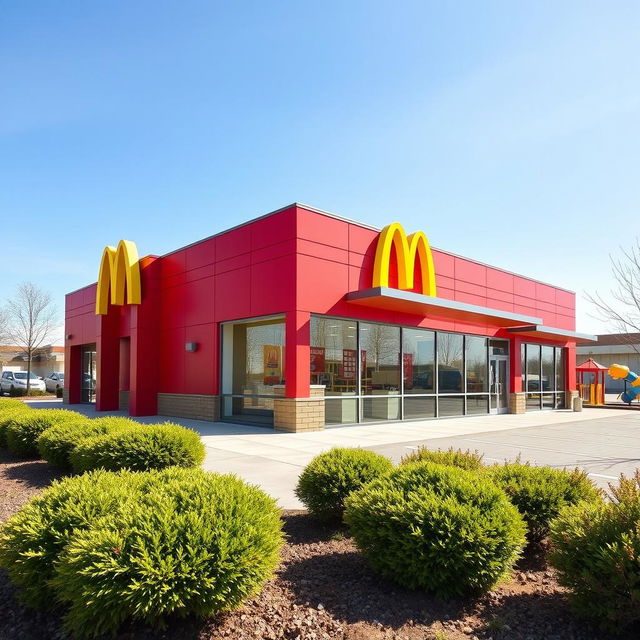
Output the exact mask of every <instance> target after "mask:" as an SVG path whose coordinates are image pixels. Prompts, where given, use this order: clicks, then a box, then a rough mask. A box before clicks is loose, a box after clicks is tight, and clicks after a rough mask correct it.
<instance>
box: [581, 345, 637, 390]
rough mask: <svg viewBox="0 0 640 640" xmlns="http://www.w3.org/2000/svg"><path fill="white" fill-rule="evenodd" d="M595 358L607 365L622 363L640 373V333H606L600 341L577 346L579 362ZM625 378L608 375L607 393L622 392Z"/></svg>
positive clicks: (606, 382) (606, 381)
mask: <svg viewBox="0 0 640 640" xmlns="http://www.w3.org/2000/svg"><path fill="white" fill-rule="evenodd" d="M588 358H593V359H594V360H596V361H597V362H598V363H600V364H602V365H604V366H605V367H610V366H611V365H612V364H621V365H624V366H626V367H629V369H630V370H631V371H635V372H636V373H639V374H640V333H605V334H603V335H599V336H598V342H597V343H593V344H589V345H583V346H577V347H576V361H577V364H580V363H581V362H584V361H585V360H587V359H588ZM624 385H625V383H624V380H614V379H613V378H612V377H611V376H609V375H607V376H606V380H605V386H606V390H607V393H622V392H623V391H624Z"/></svg>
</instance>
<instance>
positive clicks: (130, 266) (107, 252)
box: [96, 240, 142, 315]
mask: <svg viewBox="0 0 640 640" xmlns="http://www.w3.org/2000/svg"><path fill="white" fill-rule="evenodd" d="M125 285H126V286H125ZM125 290H126V294H127V295H126V298H127V300H126V303H127V304H140V302H141V301H142V292H141V287H140V264H139V260H138V248H137V247H136V245H135V243H134V242H131V241H130V240H120V242H119V243H118V247H117V248H116V247H105V248H104V251H103V252H102V260H101V261H100V271H99V273H98V288H97V290H96V315H105V314H106V313H107V312H108V311H109V301H111V304H115V305H123V304H125Z"/></svg>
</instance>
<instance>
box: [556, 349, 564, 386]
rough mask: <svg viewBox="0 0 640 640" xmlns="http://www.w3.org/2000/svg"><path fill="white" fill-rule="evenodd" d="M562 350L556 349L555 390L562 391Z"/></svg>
mask: <svg viewBox="0 0 640 640" xmlns="http://www.w3.org/2000/svg"><path fill="white" fill-rule="evenodd" d="M564 367H565V363H564V349H563V348H562V347H557V348H556V389H557V390H558V391H564Z"/></svg>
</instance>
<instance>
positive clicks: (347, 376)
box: [340, 349, 358, 380]
mask: <svg viewBox="0 0 640 640" xmlns="http://www.w3.org/2000/svg"><path fill="white" fill-rule="evenodd" d="M357 375H358V352H357V351H356V350H355V349H343V350H342V372H341V376H340V377H341V378H342V379H343V380H355V379H356V376H357Z"/></svg>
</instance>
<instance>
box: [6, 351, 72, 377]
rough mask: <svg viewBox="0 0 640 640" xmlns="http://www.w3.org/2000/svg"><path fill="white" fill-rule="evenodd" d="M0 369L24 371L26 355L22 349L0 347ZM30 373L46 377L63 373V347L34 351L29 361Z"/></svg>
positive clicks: (25, 368)
mask: <svg viewBox="0 0 640 640" xmlns="http://www.w3.org/2000/svg"><path fill="white" fill-rule="evenodd" d="M0 369H1V370H2V371H26V370H27V354H26V352H25V350H24V349H23V348H22V347H14V346H10V345H0ZM31 371H33V373H35V374H36V375H37V376H41V377H43V378H44V377H46V376H48V375H50V374H52V373H62V372H63V371H64V347H54V346H53V345H50V344H48V345H45V346H43V347H40V348H39V349H37V350H36V352H35V354H34V355H33V358H32V361H31Z"/></svg>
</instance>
